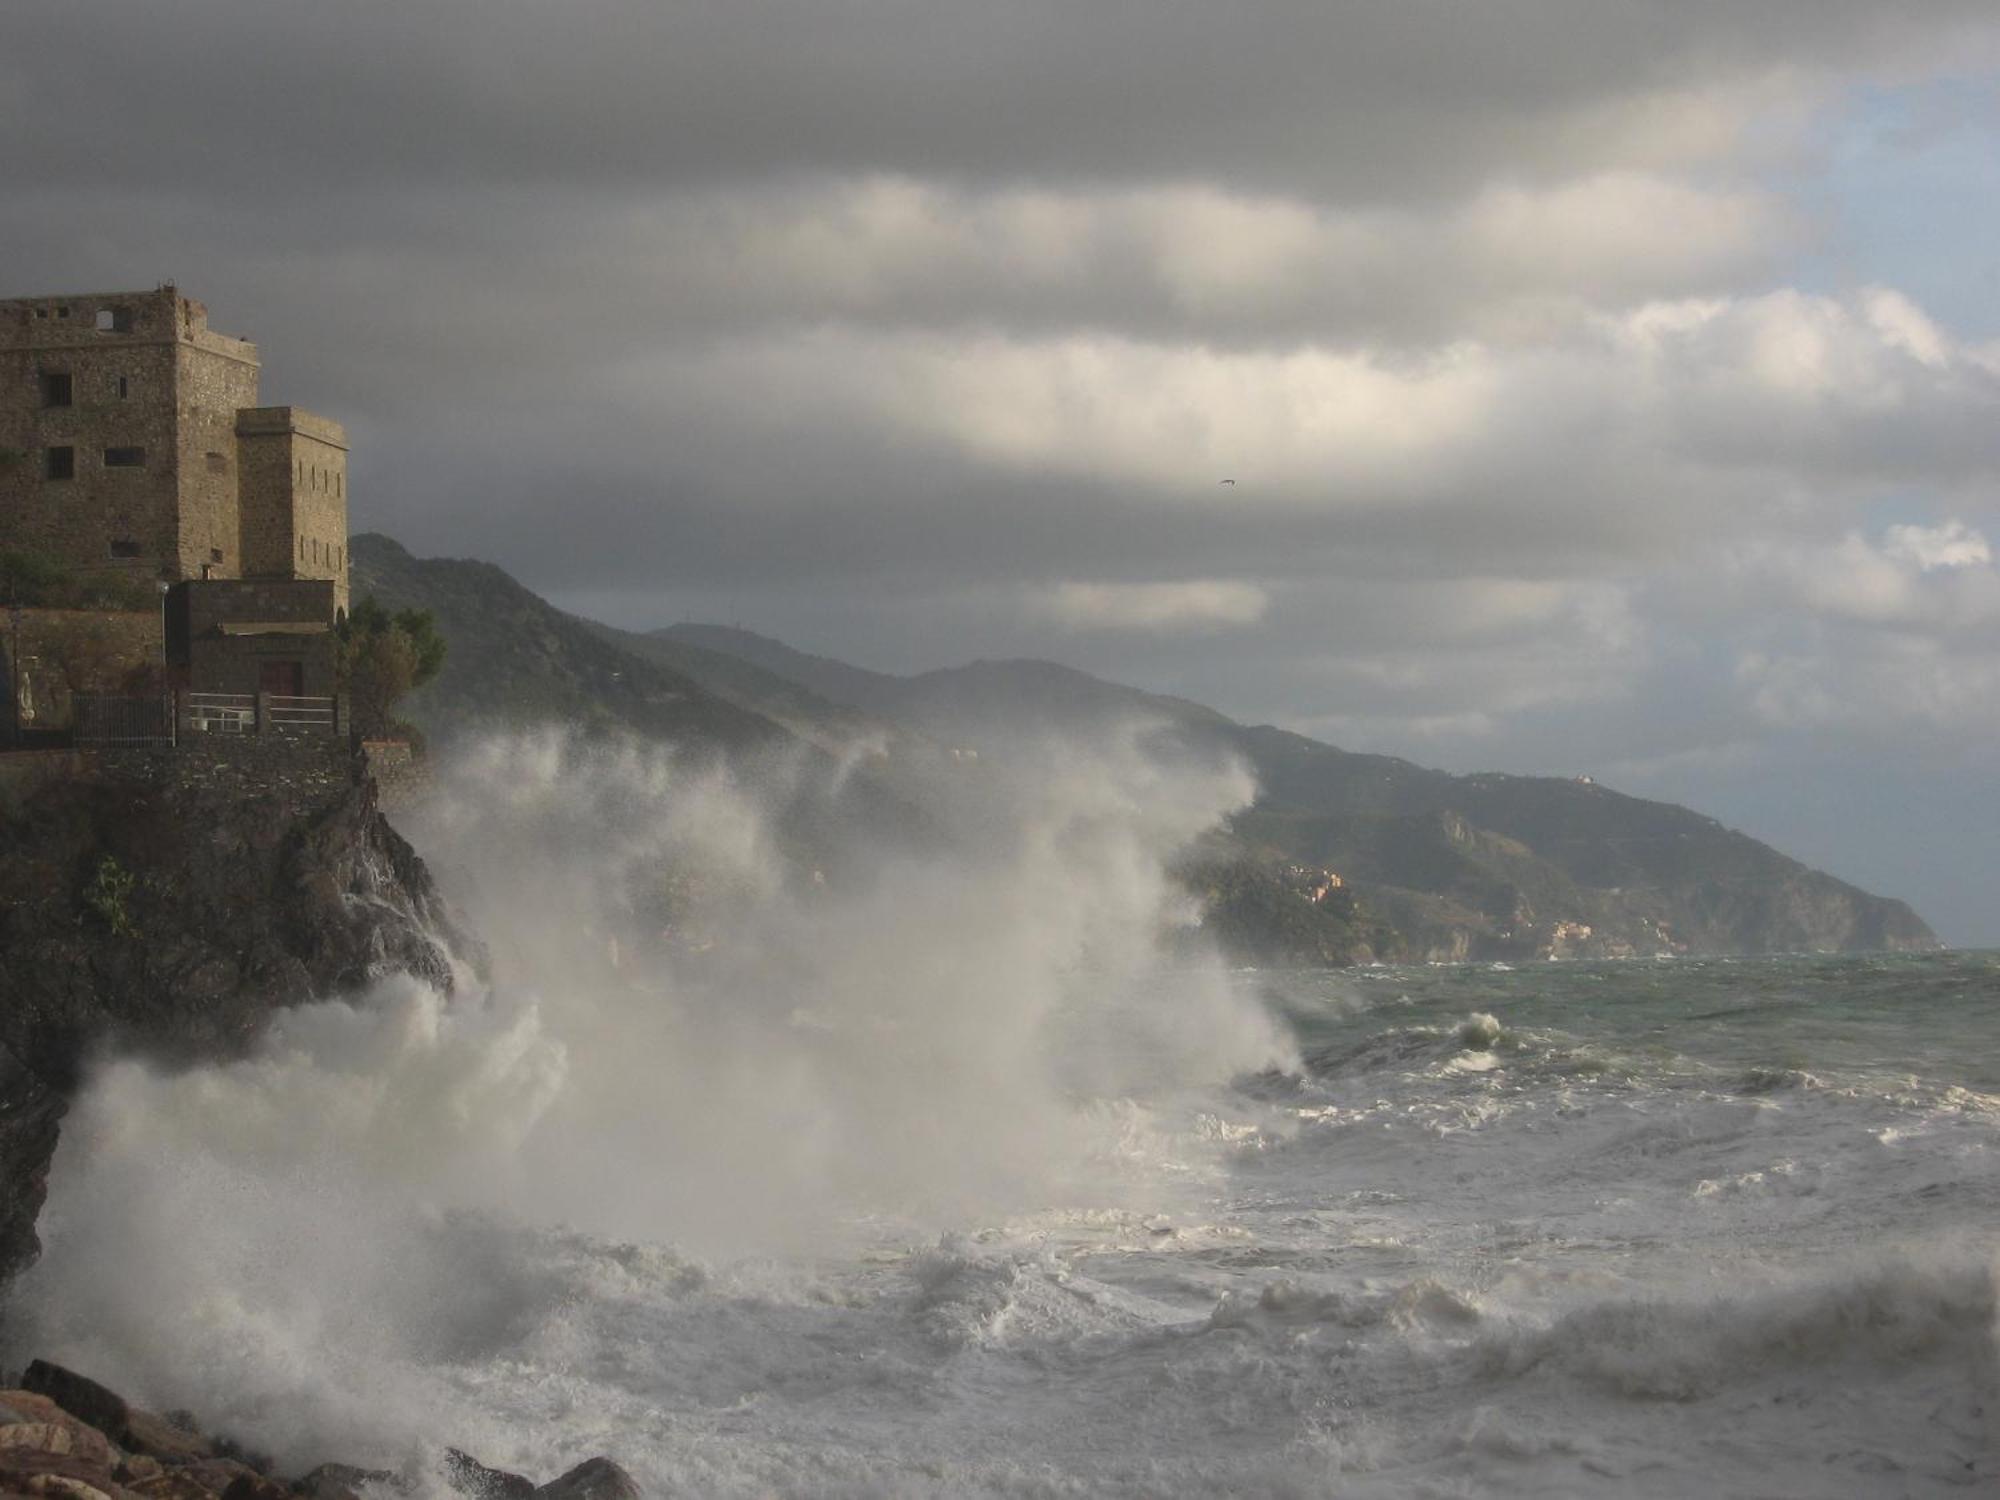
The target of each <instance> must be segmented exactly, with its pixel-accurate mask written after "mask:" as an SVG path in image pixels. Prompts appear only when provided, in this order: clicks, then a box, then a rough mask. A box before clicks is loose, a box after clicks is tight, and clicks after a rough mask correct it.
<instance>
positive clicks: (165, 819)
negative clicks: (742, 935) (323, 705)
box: [0, 741, 482, 1279]
mask: <svg viewBox="0 0 2000 1500" xmlns="http://www.w3.org/2000/svg"><path fill="white" fill-rule="evenodd" d="M253 834H254V835H255V837H252V835H253ZM454 955H457V956H458V957H459V958H460V959H464V960H469V961H471V962H473V964H474V965H475V967H476V966H477V965H478V964H479V963H480V962H481V961H482V959H481V955H480V950H479V947H478V945H477V943H476V942H474V941H472V940H470V939H468V938H467V937H466V936H465V934H464V933H463V932H461V931H460V930H459V929H458V928H457V927H456V925H455V924H454V922H453V920H452V914H451V913H450V911H449V910H448V909H447V907H446V906H445V904H444V902H443V900H442V899H441V898H440V897H439V895H438V893H437V891H436V889H435V887H434V886H433V885H432V883H431V879H430V875H429V872H428V871H427V870H426V869H425V868H424V865H423V862H422V860H420V859H419V858H418V857H417V855H416V853H415V851H413V850H412V849H411V847H410V845H409V844H408V843H407V842H406V841H405V840H404V839H403V838H402V837H401V836H400V835H399V834H397V833H396V831H395V830H394V829H393V828H391V827H390V826H389V824H388V823H387V821H386V820H384V819H383V817H382V815H381V812H380V810H379V808H378V806H377V802H376V791H375V786H374V783H373V782H371V781H368V780H366V779H357V778H356V776H355V773H354V770H353V766H352V763H351V761H350V760H349V758H348V756H347V752H346V749H345V747H344V745H342V744H341V743H339V742H333V741H329V742H327V743H325V744H319V743H317V742H315V743H311V744H304V743H301V744H296V745H290V746H287V745H285V744H282V743H280V744H277V745H259V744H252V743H245V744H242V745H222V746H200V745H193V746H190V745H182V746H180V747H179V748H177V749H174V750H171V751H160V752H147V751H129V752H123V751H121V752H109V751H107V752H104V753H103V754H102V755H101V756H99V757H97V758H96V759H94V760H91V761H88V762H86V763H84V764H83V765H82V767H81V768H80V769H78V770H76V771H75V772H74V773H73V774H70V775H67V776H65V777H63V778H61V779H57V780H52V781H50V782H48V783H47V784H46V785H44V786H42V787H41V788H40V789H39V790H38V791H36V792H34V793H33V794H32V795H31V796H29V797H27V798H26V799H25V800H24V801H22V802H20V803H19V804H18V805H9V806H7V807H0V973H4V974H5V975H6V976H7V979H6V985H7V1001H8V1003H7V1004H6V1005H5V1006H0V1279H4V1278H5V1277H6V1276H8V1275H11V1274H12V1273H14V1272H15V1271H18V1270H20V1269H21V1268H22V1267H23V1266H25V1265H27V1264H28V1263H29V1262H30V1261H31V1260H32V1259H33V1258H34V1256H35V1254H36V1253H37V1252H38V1248H39V1247H38V1244H37V1241H36V1239H35V1235H34V1221H35V1217H36V1215H37V1214H38V1213H39V1212H40V1209H41V1205H42V1201H43V1198H44V1195H45V1187H46V1183H45V1178H46V1174H47V1171H48V1163H49V1161H50V1159H51V1156H52V1153H53V1151H54V1148H55V1143H56V1136H57V1130H58V1126H59V1122H60V1120H61V1117H62V1113H63V1111H64V1109H65V1108H66V1107H67V1102H68V1099H69V1096H70V1094H71V1093H72V1092H73V1091H74V1090H75V1089H76V1087H77V1086H78V1083H79V1082H80V1078H81V1074H82V1070H83V1067H84V1063H85V1060H86V1058H88V1057H91V1056H94V1055H99V1054H101V1053H102V1052H104V1051H106V1050H116V1051H121V1052H126V1053H137V1054H141V1055H145V1056H150V1057H156V1058H159V1059H161V1060H162V1061H165V1062H167V1063H189V1062H197V1061H208V1060H214V1059H221V1058H227V1057H230V1056H234V1055H236V1054H238V1053H240V1052H241V1051H242V1049H243V1048H245V1047H246V1046H248V1045H249V1044H250V1043H251V1042H252V1041H253V1040H254V1039H255V1037H256V1036H257V1034H258V1032H259V1031H260V1030H261V1029H262V1027H263V1025H264V1023H265V1022H266V1021H267V1020H268V1019H269V1017H270V1016H271V1014H272V1012H273V1010H274V1009H276V1008H277V1007H280V1006H285V1005H295V1004H302V1003H304V1002H307V1001H310V1000H315V999H326V998H329V997H332V996H337V995H340V994H342V993H345V992H349V991H352V990H355V989H358V988H360V987H362V986H364V985H366V984H367V983H369V982H370V981H371V980H373V979H376V978H378V977H380V976H382V975H385V974H389V973H408V974H414V975H416V976H418V977H419V978H421V979H423V980H425V981H426V982H428V983H430V984H433V985H435V986H437V987H438V988H440V989H447V990H448V989H450V988H451V986H452V983H453V957H454Z"/></svg>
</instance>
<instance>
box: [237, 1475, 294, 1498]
mask: <svg viewBox="0 0 2000 1500" xmlns="http://www.w3.org/2000/svg"><path fill="white" fill-rule="evenodd" d="M291 1494H292V1492H291V1489H290V1488H289V1487H288V1486H286V1485H283V1484H280V1483H279V1482H278V1481H277V1480H275V1479H267V1478H266V1477H265V1476H264V1475H262V1474H238V1475H237V1476H236V1477H235V1478H234V1479H232V1480H230V1481H229V1488H227V1489H226V1490H224V1491H223V1492H222V1500H291Z"/></svg>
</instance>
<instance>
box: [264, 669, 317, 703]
mask: <svg viewBox="0 0 2000 1500" xmlns="http://www.w3.org/2000/svg"><path fill="white" fill-rule="evenodd" d="M257 691H258V692H260V693H267V694H269V695H270V696H271V697H274V698H303V697H304V696H305V692H306V664H305V663H304V662H302V661H267V662H260V663H259V664H258V666H257Z"/></svg>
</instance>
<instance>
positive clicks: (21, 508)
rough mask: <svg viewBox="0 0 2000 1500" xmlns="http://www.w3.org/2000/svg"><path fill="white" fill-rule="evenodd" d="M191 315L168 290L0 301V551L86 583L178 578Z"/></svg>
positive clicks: (252, 367)
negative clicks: (32, 555) (183, 398)
mask: <svg viewBox="0 0 2000 1500" xmlns="http://www.w3.org/2000/svg"><path fill="white" fill-rule="evenodd" d="M189 306H192V307H193V308H196V309H198V308H199V304H191V305H190V304H186V303H185V299H183V298H181V297H180V296H179V295H178V294H177V293H175V292H174V291H173V290H172V289H170V288H169V289H164V290H162V291H158V292H150V293H125V294H115V295H87V296H74V297H53V298H20V299H16V300H13V301H9V302H0V545H11V546H20V547H25V548H29V549H32V550H34V551H37V552H41V553H44V554H46V555H49V556H52V557H54V558H56V559H58V560H59V561H61V562H62V563H64V564H65V565H67V566H69V567H71V568H74V569H76V570H78V571H80V572H85V573H93V574H102V573H108V572H121V573H125V574H128V575H130V576H132V577H133V578H135V579H148V580H150V579H154V578H159V577H161V576H163V575H164V576H169V577H172V576H178V573H179V569H180V556H179V546H178V536H177V533H178V519H177V518H178V514H179V494H178V478H179V471H180V469H181V462H180V455H179V451H178V444H177V429H178V416H179V407H180V394H179V391H178V389H177V386H178V379H177V372H176V364H177V350H178V348H179V343H178V340H179V337H180V332H181V329H182V327H183V326H184V323H185V310H186V308H187V307H189ZM100 316H102V318H103V320H104V322H105V323H106V324H107V325H109V326H105V327H101V328H100V327H99V320H100ZM230 342H232V343H233V342H234V341H233V340H232V341H230ZM242 347H243V348H245V349H248V348H249V346H247V345H244V346H242ZM250 360H251V363H250V365H249V368H250V370H251V378H252V382H253V385H254V379H255V363H254V360H255V354H254V351H252V352H251V354H250ZM121 460H122V461H121Z"/></svg>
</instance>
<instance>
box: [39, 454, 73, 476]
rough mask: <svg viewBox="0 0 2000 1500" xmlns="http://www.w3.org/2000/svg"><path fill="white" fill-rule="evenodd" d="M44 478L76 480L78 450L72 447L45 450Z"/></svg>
mask: <svg viewBox="0 0 2000 1500" xmlns="http://www.w3.org/2000/svg"><path fill="white" fill-rule="evenodd" d="M42 478H44V479H74V478H76V449H74V448H70V447H62V448H44V449H43V450H42Z"/></svg>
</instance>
